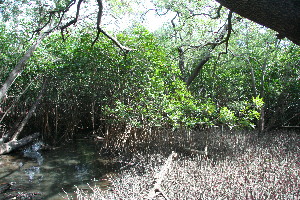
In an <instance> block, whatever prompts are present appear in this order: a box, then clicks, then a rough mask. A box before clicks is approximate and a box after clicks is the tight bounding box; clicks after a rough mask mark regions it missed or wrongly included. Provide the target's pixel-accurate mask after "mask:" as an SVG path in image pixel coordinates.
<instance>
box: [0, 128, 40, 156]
mask: <svg viewBox="0 0 300 200" xmlns="http://www.w3.org/2000/svg"><path fill="white" fill-rule="evenodd" d="M38 136H39V133H34V134H32V135H29V136H27V137H25V138H22V139H20V140H11V141H9V142H7V143H3V144H0V155H2V154H7V153H10V152H12V151H14V150H16V149H18V148H20V147H22V146H25V145H27V144H28V143H30V142H32V141H33V140H35V139H36V138H38Z"/></svg>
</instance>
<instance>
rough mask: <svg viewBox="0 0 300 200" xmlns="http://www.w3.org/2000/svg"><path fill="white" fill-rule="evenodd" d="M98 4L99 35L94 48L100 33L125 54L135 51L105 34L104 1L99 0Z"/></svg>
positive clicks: (93, 43)
mask: <svg viewBox="0 0 300 200" xmlns="http://www.w3.org/2000/svg"><path fill="white" fill-rule="evenodd" d="M97 3H98V16H97V35H96V38H95V39H94V41H93V42H92V46H94V45H95V43H96V42H97V41H98V39H99V36H100V33H102V34H103V35H105V36H106V37H107V38H108V39H110V40H111V41H112V42H113V43H114V44H115V45H116V46H117V47H119V48H120V49H121V50H123V51H125V52H129V51H133V50H134V49H131V48H128V47H125V46H123V45H122V44H121V43H120V42H119V41H118V40H117V39H116V38H115V37H113V36H111V35H109V34H108V33H107V32H105V31H104V30H103V29H102V28H101V27H100V25H101V19H102V15H103V3H102V0H97Z"/></svg>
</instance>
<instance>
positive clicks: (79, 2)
mask: <svg viewBox="0 0 300 200" xmlns="http://www.w3.org/2000/svg"><path fill="white" fill-rule="evenodd" d="M82 2H83V0H79V1H78V3H77V10H76V15H75V18H73V19H72V20H71V21H69V22H68V23H66V24H65V25H63V26H62V27H60V30H61V34H62V37H63V40H64V35H63V31H64V30H65V29H66V28H68V27H69V26H71V25H72V24H76V22H77V21H78V17H79V11H80V6H81V3H82ZM68 9H69V8H68Z"/></svg>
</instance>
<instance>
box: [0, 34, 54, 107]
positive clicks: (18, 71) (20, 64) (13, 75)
mask: <svg viewBox="0 0 300 200" xmlns="http://www.w3.org/2000/svg"><path fill="white" fill-rule="evenodd" d="M47 35H49V32H45V33H41V34H40V35H39V37H38V39H37V40H36V41H35V43H34V44H33V45H32V46H31V47H30V48H29V49H28V50H27V52H26V53H25V55H24V56H23V57H22V58H21V59H20V60H19V62H18V64H17V65H16V66H15V68H14V69H13V70H12V71H11V72H10V74H9V76H8V78H7V79H6V81H5V82H4V84H3V85H2V88H1V89H0V104H1V102H2V100H3V98H4V97H5V96H6V93H7V91H8V90H9V88H10V87H11V85H12V84H13V82H14V81H15V80H16V78H17V77H18V76H19V75H20V74H21V73H22V72H23V71H24V67H25V64H26V62H27V60H28V59H29V58H30V57H31V56H32V55H33V52H34V51H35V50H36V48H37V47H38V46H39V45H40V43H41V42H42V40H43V39H44V38H45V37H46V36H47Z"/></svg>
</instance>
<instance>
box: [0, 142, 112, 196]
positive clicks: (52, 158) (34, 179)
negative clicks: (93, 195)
mask: <svg viewBox="0 0 300 200" xmlns="http://www.w3.org/2000/svg"><path fill="white" fill-rule="evenodd" d="M43 145H44V144H43V143H42V142H37V143H35V144H33V145H32V146H30V147H28V148H26V149H24V150H23V151H22V152H21V154H15V155H5V156H1V157H0V182H15V183H16V184H15V185H14V187H15V189H16V190H15V191H12V192H10V193H13V192H20V191H21V192H27V193H41V194H42V197H43V198H42V199H50V200H51V199H63V198H62V196H66V195H65V193H64V191H66V192H68V193H72V192H73V191H75V190H76V188H75V185H76V186H78V187H79V188H81V187H83V188H87V187H88V186H87V183H89V184H90V185H95V184H96V185H99V186H101V184H102V183H101V181H97V180H102V179H103V178H102V177H103V176H104V175H105V174H106V173H109V172H112V171H113V168H112V167H111V166H110V167H105V165H103V163H102V162H98V160H99V158H100V156H99V154H98V149H99V147H97V146H96V145H95V144H94V143H93V142H91V141H89V140H87V139H85V140H78V141H76V142H73V143H69V144H66V145H64V146H62V147H61V148H58V149H56V150H51V151H43V150H42V147H43ZM105 184H106V185H107V182H106V183H105ZM0 195H1V194H0ZM0 200H1V196H0Z"/></svg>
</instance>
